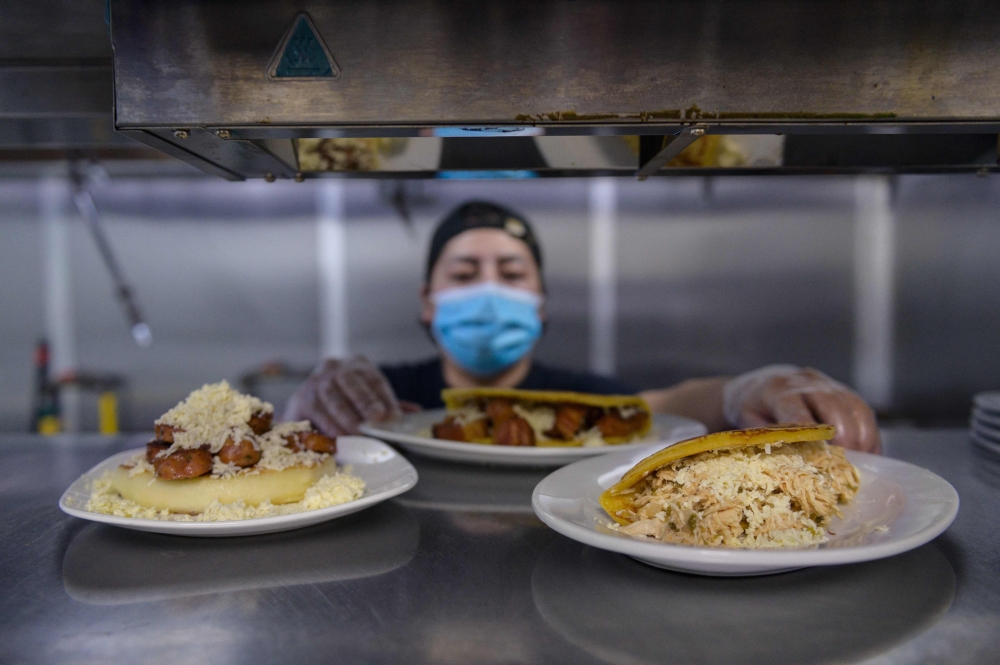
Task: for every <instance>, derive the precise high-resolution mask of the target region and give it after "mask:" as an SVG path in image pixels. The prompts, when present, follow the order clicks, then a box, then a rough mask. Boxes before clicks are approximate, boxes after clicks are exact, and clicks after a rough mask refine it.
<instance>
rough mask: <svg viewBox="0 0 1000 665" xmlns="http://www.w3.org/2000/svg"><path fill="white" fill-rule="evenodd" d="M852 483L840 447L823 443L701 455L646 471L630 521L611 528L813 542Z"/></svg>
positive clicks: (658, 535) (705, 541)
mask: <svg viewBox="0 0 1000 665" xmlns="http://www.w3.org/2000/svg"><path fill="white" fill-rule="evenodd" d="M859 483H860V479H859V475H858V470H857V469H856V468H855V467H854V466H853V465H852V464H851V463H850V462H848V461H847V458H846V457H845V456H844V453H843V449H842V448H838V447H836V446H829V445H827V444H826V443H825V442H822V441H820V442H800V443H792V444H781V443H774V444H765V445H762V446H759V447H757V446H749V447H745V448H737V449H732V450H721V451H710V452H704V453H699V454H697V455H692V456H690V457H685V458H682V459H679V460H675V461H673V462H671V463H669V464H667V465H666V466H664V467H662V468H660V469H658V470H657V471H656V472H655V473H653V474H650V475H649V476H647V477H646V478H645V479H644V480H643V481H642V482H641V484H640V485H639V486H638V487H637V488H636V489H637V490H638V492H637V497H636V500H635V504H634V505H635V506H636V509H635V511H634V512H633V513H631V518H632V519H633V520H634V521H632V522H631V523H630V524H628V525H626V526H621V527H619V528H618V530H619V531H620V532H621V533H625V534H628V535H631V536H637V537H640V538H652V539H656V540H662V541H664V542H668V543H676V544H682V545H699V546H709V547H718V546H722V547H738V548H748V549H758V548H779V547H809V546H815V545H819V544H822V543H825V542H827V540H828V539H829V538H828V536H827V530H826V528H825V525H826V524H828V523H829V520H830V519H831V518H833V517H836V516H839V515H840V508H839V506H840V505H843V504H846V503H848V502H850V501H851V500H852V499H853V498H854V495H855V493H856V492H857V490H858V486H859Z"/></svg>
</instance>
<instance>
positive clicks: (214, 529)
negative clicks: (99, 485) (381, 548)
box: [59, 437, 419, 537]
mask: <svg viewBox="0 0 1000 665" xmlns="http://www.w3.org/2000/svg"><path fill="white" fill-rule="evenodd" d="M342 439H347V440H346V441H343V442H341V441H342ZM342 439H341V440H338V447H341V446H343V445H345V444H346V445H347V446H351V445H352V444H356V443H357V440H361V441H363V442H364V445H366V446H370V447H374V449H375V450H379V449H382V450H381V451H380V452H383V453H385V452H389V453H391V454H392V456H393V457H392V458H390V459H395V460H396V461H397V463H399V464H400V465H401V469H400V472H399V473H398V474H397V477H396V478H395V479H393V480H392V481H390V483H389V487H387V488H386V489H384V490H381V491H379V492H375V493H374V494H365V495H363V496H362V497H361V498H359V499H355V500H354V501H349V502H347V503H342V504H338V505H336V506H330V507H328V508H319V509H316V510H308V511H304V512H301V513H292V514H290V515H278V516H275V517H259V518H254V519H247V520H229V521H222V522H170V521H164V520H147V519H139V518H133V517H119V516H116V515H106V514H104V513H93V512H90V511H87V510H81V509H79V508H74V507H72V506H70V505H68V502H67V501H68V498H69V496H70V495H71V494H72V493H74V492H80V493H86V491H85V490H81V489H77V486H78V485H79V484H81V483H85V482H86V481H88V480H91V479H93V478H94V477H95V476H96V475H97V474H98V472H103V471H104V470H105V469H107V468H110V467H111V466H115V465H117V464H120V463H121V462H123V461H125V460H126V459H128V458H130V457H132V456H133V455H135V454H136V453H137V452H140V451H141V449H133V450H126V451H123V452H120V453H116V454H115V455H112V456H111V457H108V458H107V459H105V460H103V461H101V462H100V463H98V464H96V465H95V466H93V467H92V468H91V469H89V470H88V471H86V472H85V473H83V474H82V475H81V476H80V477H79V478H77V479H76V480H75V481H73V483H72V484H71V485H70V486H69V487H68V488H67V489H66V491H65V492H63V494H62V496H61V497H60V498H59V508H60V510H62V511H63V512H64V513H66V514H67V515H71V516H73V517H77V518H80V519H84V520H88V521H91V522H100V523H103V524H111V525H114V526H120V527H124V528H127V529H135V530H139V531H150V532H154V533H164V534H173V535H183V536H205V537H221V536H243V535H253V534H262V533H274V532H278V531H287V530H291V529H296V528H300V527H305V526H311V525H313V524H319V523H320V522H325V521H328V520H331V519H335V518H337V517H342V516H344V515H350V514H351V513H355V512H358V511H360V510H364V509H365V508H369V507H371V506H373V505H375V504H377V503H381V502H382V501H386V500H388V499H391V498H393V497H394V496H398V495H400V494H402V493H404V492H406V491H408V490H410V489H412V488H413V487H414V486H415V485H416V484H417V480H418V479H419V477H418V474H417V470H416V469H415V468H413V465H412V464H410V463H409V461H408V460H406V458H404V457H402V456H401V455H399V454H398V453H396V452H395V451H394V450H392V448H391V447H389V446H387V445H386V444H385V443H383V442H382V441H378V440H375V439H370V438H367V437H342ZM352 440H354V441H352ZM338 454H339V451H338ZM338 463H339V460H338ZM353 465H354V466H357V463H356V462H354V463H353ZM341 466H343V465H341Z"/></svg>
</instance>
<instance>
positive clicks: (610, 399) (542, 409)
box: [430, 388, 652, 447]
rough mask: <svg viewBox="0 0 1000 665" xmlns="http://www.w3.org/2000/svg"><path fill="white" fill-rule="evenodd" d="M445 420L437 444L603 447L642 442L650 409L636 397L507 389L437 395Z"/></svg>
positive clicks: (434, 432) (649, 423) (435, 428)
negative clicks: (443, 408)
mask: <svg viewBox="0 0 1000 665" xmlns="http://www.w3.org/2000/svg"><path fill="white" fill-rule="evenodd" d="M441 399H442V400H443V401H444V404H445V407H447V409H448V415H447V417H445V419H444V420H442V421H441V422H439V423H436V424H435V425H434V426H433V427H432V428H431V432H430V433H431V435H432V436H433V437H434V438H436V439H447V440H450V441H465V442H468V443H486V444H496V445H500V446H548V447H552V446H567V447H569V446H604V445H615V444H619V443H630V442H633V441H638V440H641V439H643V438H644V437H646V436H647V435H648V434H649V431H650V428H651V426H652V419H651V417H650V412H649V405H648V404H646V401H645V400H644V399H642V398H641V397H638V396H635V395H588V394H584V393H571V392H554V391H547V390H516V389H511V388H448V389H445V390H443V391H441Z"/></svg>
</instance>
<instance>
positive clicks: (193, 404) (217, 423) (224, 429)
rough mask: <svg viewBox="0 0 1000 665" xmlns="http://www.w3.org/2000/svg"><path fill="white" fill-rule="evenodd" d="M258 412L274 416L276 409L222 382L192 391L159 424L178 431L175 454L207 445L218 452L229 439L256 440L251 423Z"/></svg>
mask: <svg viewBox="0 0 1000 665" xmlns="http://www.w3.org/2000/svg"><path fill="white" fill-rule="evenodd" d="M257 412H264V413H274V407H273V406H272V405H271V404H269V403H268V402H265V401H263V400H261V399H258V398H257V397H253V396H251V395H244V394H242V393H240V392H238V391H236V390H233V389H232V388H231V387H230V386H229V383H228V382H227V381H220V382H219V383H209V384H205V385H204V386H202V387H201V388H199V389H198V390H195V391H194V392H192V393H191V394H190V395H188V396H187V399H185V400H184V401H183V402H181V403H180V404H178V405H177V406H175V407H174V408H172V409H170V410H169V411H167V412H166V413H165V414H163V415H162V416H161V417H160V418H159V420H157V421H156V424H157V425H170V426H171V427H173V428H174V435H173V436H174V444H173V445H172V446H171V452H172V451H174V450H176V449H178V448H198V447H201V446H203V445H206V444H207V445H208V446H209V447H210V448H211V452H212V453H217V452H219V450H221V449H222V446H223V445H224V444H225V443H226V439H228V438H229V437H232V438H233V440H236V441H239V440H241V439H245V438H249V439H250V440H252V441H253V440H255V439H254V436H253V431H252V430H251V429H250V425H249V422H250V417H251V416H252V415H253V414H254V413H257Z"/></svg>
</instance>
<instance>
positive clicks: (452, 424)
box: [431, 416, 468, 441]
mask: <svg viewBox="0 0 1000 665" xmlns="http://www.w3.org/2000/svg"><path fill="white" fill-rule="evenodd" d="M431 435H432V436H433V437H434V438H435V439H445V440H447V441H468V439H466V438H465V428H464V427H462V424H461V423H460V422H458V421H457V420H456V419H455V416H448V417H447V418H445V419H444V420H442V421H441V422H439V423H436V424H435V425H434V427H432V428H431Z"/></svg>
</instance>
